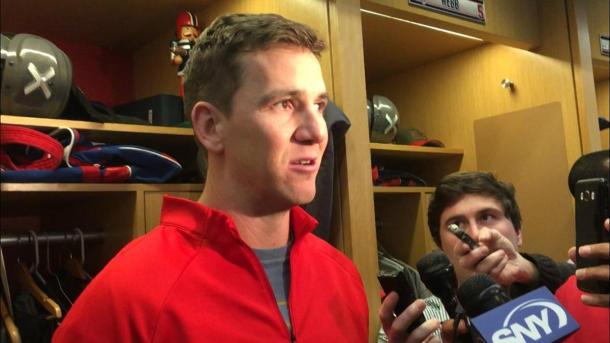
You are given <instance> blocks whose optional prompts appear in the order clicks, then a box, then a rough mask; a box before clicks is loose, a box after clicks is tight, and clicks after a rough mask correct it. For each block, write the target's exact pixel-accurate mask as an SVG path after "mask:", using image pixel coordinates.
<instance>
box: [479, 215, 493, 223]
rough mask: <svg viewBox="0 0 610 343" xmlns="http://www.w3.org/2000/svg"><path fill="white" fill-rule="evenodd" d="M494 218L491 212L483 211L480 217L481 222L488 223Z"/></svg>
mask: <svg viewBox="0 0 610 343" xmlns="http://www.w3.org/2000/svg"><path fill="white" fill-rule="evenodd" d="M495 219H496V216H495V215H494V214H493V213H483V214H482V215H481V217H480V220H481V222H483V223H489V222H492V221H493V220H495Z"/></svg>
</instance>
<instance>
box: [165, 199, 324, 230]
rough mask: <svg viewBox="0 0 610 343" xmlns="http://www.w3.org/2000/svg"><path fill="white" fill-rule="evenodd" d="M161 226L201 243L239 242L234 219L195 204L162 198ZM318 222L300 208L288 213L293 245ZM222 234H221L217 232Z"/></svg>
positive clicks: (184, 200)
mask: <svg viewBox="0 0 610 343" xmlns="http://www.w3.org/2000/svg"><path fill="white" fill-rule="evenodd" d="M161 224H163V225H170V226H176V227H180V228H181V229H183V230H186V231H188V232H189V233H191V234H193V235H195V236H198V237H199V238H201V239H204V238H210V237H211V236H215V235H216V234H226V233H227V232H226V231H227V230H228V231H229V232H228V233H229V234H230V235H231V236H233V237H234V238H236V239H238V240H241V237H240V236H239V232H238V231H237V227H236V226H235V223H234V222H233V219H232V218H231V217H230V216H229V215H227V214H226V213H224V212H222V211H219V210H216V209H213V208H210V207H207V206H205V205H203V204H200V203H198V202H195V201H192V200H188V199H184V198H177V197H173V196H169V195H165V196H164V197H163V206H162V208H161ZM317 226H318V221H317V220H316V219H314V218H313V217H312V216H311V215H309V214H308V213H307V212H305V210H304V209H302V208H301V207H299V206H294V207H292V208H291V209H290V229H291V231H292V233H293V235H294V239H295V242H296V241H298V240H300V239H301V238H302V237H303V236H305V235H306V234H308V233H310V232H311V231H313V230H314V229H315V228H316V227H317ZM219 230H222V231H219Z"/></svg>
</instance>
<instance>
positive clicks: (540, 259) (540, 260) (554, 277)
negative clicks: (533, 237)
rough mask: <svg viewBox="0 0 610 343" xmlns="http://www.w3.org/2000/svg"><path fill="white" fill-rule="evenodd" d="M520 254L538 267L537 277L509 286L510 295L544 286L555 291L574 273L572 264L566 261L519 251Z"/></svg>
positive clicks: (516, 295) (515, 295)
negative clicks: (525, 282) (530, 281)
mask: <svg viewBox="0 0 610 343" xmlns="http://www.w3.org/2000/svg"><path fill="white" fill-rule="evenodd" d="M521 256H523V257H524V258H526V259H527V260H528V261H530V262H532V263H533V264H534V266H536V269H538V275H539V276H538V279H537V280H536V281H534V282H532V283H530V284H515V285H513V286H512V287H511V290H510V293H511V297H513V298H514V297H518V296H520V295H523V294H525V293H527V292H529V291H532V290H534V289H536V288H538V287H541V286H545V287H546V288H548V289H549V290H550V291H551V292H553V293H555V291H556V290H557V288H559V286H561V285H562V284H563V283H564V282H566V280H567V279H568V278H569V277H570V276H571V275H573V274H574V266H573V265H572V264H570V263H567V262H561V263H557V262H555V261H553V260H552V259H551V258H549V257H547V256H544V255H540V254H527V253H521Z"/></svg>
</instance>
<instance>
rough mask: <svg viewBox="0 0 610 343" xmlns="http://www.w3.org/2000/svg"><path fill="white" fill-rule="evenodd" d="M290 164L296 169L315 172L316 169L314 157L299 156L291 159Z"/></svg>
mask: <svg viewBox="0 0 610 343" xmlns="http://www.w3.org/2000/svg"><path fill="white" fill-rule="evenodd" d="M290 165H291V166H292V167H293V168H294V169H295V170H298V171H302V172H315V171H317V170H318V168H317V167H318V164H317V161H316V159H315V158H299V159H295V160H292V161H291V162H290Z"/></svg>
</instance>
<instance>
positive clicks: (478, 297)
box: [457, 274, 510, 317]
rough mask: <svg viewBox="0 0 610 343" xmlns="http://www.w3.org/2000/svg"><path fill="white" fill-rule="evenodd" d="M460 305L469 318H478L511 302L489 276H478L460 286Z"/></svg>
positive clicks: (458, 295)
mask: <svg viewBox="0 0 610 343" xmlns="http://www.w3.org/2000/svg"><path fill="white" fill-rule="evenodd" d="M457 297H458V299H459V301H460V304H461V305H462V307H463V308H464V311H466V314H467V315H468V316H469V317H476V316H478V315H480V314H483V313H485V312H487V311H489V310H492V309H494V308H496V307H498V306H500V305H502V304H505V303H507V302H509V301H510V297H509V296H508V295H507V294H506V292H504V290H503V289H502V287H500V285H498V284H497V283H496V282H495V281H494V280H493V279H492V278H491V277H490V276H489V275H487V274H476V275H475V276H472V277H470V278H468V279H467V280H466V281H464V282H463V283H462V285H460V288H459V289H458V291H457Z"/></svg>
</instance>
